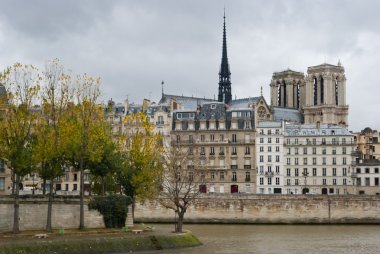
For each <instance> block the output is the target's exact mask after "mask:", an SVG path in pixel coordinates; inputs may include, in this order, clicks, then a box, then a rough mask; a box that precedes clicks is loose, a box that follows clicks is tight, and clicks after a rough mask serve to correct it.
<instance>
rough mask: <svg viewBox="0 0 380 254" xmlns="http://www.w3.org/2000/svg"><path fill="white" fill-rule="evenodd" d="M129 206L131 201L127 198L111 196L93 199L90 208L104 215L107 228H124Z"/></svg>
mask: <svg viewBox="0 0 380 254" xmlns="http://www.w3.org/2000/svg"><path fill="white" fill-rule="evenodd" d="M129 204H131V199H130V198H129V197H127V196H122V195H109V196H99V197H94V198H92V199H91V200H90V202H89V204H88V208H89V209H90V210H97V211H98V212H100V213H101V214H102V215H103V221H104V224H105V226H106V228H122V227H124V226H125V219H126V218H127V213H128V205H129Z"/></svg>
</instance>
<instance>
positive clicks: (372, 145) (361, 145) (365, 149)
mask: <svg viewBox="0 0 380 254" xmlns="http://www.w3.org/2000/svg"><path fill="white" fill-rule="evenodd" d="M354 135H355V141H356V150H357V152H358V153H357V154H356V156H357V157H358V158H359V159H362V160H368V159H380V143H379V140H380V133H379V132H378V131H377V130H372V129H371V128H369V127H367V128H365V129H364V130H362V131H361V132H356V133H354Z"/></svg>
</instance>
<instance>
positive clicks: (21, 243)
mask: <svg viewBox="0 0 380 254" xmlns="http://www.w3.org/2000/svg"><path fill="white" fill-rule="evenodd" d="M33 236H34V234H33V235H31V234H30V235H22V236H18V237H13V238H12V236H11V235H8V236H4V235H3V237H2V239H1V241H0V254H16V253H17V254H24V253H25V254H27V253H40V254H52V253H55V254H57V253H58V254H59V253H70V254H75V253H78V254H79V253H81V254H82V253H85V254H92V253H122V252H130V251H143V250H145V251H146V250H166V249H176V248H185V247H195V246H199V245H201V244H202V243H201V242H200V241H199V240H198V238H197V237H195V236H194V235H193V234H192V233H191V232H186V233H182V234H173V233H169V232H166V233H164V232H156V231H154V232H142V233H141V234H133V233H131V232H116V231H111V232H108V231H107V232H106V231H101V232H96V233H94V232H88V233H82V234H65V235H64V236H59V235H54V234H51V235H49V236H48V238H45V239H37V238H33ZM7 237H8V239H7Z"/></svg>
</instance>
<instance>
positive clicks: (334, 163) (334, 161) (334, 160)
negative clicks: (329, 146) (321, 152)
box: [332, 157, 336, 165]
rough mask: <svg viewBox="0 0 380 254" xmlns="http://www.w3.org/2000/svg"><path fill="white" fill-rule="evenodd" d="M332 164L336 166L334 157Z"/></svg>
mask: <svg viewBox="0 0 380 254" xmlns="http://www.w3.org/2000/svg"><path fill="white" fill-rule="evenodd" d="M332 164H333V165H336V158H335V157H333V163H332Z"/></svg>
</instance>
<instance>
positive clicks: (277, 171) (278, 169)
mask: <svg viewBox="0 0 380 254" xmlns="http://www.w3.org/2000/svg"><path fill="white" fill-rule="evenodd" d="M276 174H277V175H278V174H280V166H276Z"/></svg>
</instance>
